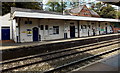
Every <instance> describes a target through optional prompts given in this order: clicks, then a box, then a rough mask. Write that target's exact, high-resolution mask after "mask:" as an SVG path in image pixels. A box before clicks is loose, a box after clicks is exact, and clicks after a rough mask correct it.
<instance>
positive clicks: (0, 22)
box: [0, 16, 2, 40]
mask: <svg viewBox="0 0 120 73" xmlns="http://www.w3.org/2000/svg"><path fill="white" fill-rule="evenodd" d="M1 26H2V17H1V16H0V40H1Z"/></svg>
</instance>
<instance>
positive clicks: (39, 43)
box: [0, 33, 118, 50]
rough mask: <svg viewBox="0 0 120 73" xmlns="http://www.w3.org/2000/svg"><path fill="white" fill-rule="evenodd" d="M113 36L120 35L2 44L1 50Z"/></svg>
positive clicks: (0, 45)
mask: <svg viewBox="0 0 120 73" xmlns="http://www.w3.org/2000/svg"><path fill="white" fill-rule="evenodd" d="M113 35H118V33H117V34H107V35H97V36H90V37H81V38H68V39H58V40H50V41H37V42H26V43H0V50H6V49H13V48H20V47H28V46H29V47H30V46H34V45H43V44H51V43H60V42H70V41H77V40H84V39H91V38H99V37H107V36H113Z"/></svg>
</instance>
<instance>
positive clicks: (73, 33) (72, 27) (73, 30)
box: [70, 26, 75, 38]
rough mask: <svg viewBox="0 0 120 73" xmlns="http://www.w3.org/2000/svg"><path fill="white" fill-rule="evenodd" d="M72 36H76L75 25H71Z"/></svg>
mask: <svg viewBox="0 0 120 73" xmlns="http://www.w3.org/2000/svg"><path fill="white" fill-rule="evenodd" d="M70 37H71V38H74V37H75V26H70Z"/></svg>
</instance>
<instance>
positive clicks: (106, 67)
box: [71, 54, 120, 73]
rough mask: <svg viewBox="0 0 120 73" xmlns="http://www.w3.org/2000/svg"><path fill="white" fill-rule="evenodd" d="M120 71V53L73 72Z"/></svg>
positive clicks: (118, 72)
mask: <svg viewBox="0 0 120 73" xmlns="http://www.w3.org/2000/svg"><path fill="white" fill-rule="evenodd" d="M84 72H85V73H89V72H90V73H91V72H92V73H100V72H101V73H120V54H118V55H115V56H112V57H110V58H108V59H106V60H103V61H101V62H98V63H96V64H93V65H90V66H88V67H86V68H83V69H80V70H78V69H77V70H74V71H73V72H71V73H84Z"/></svg>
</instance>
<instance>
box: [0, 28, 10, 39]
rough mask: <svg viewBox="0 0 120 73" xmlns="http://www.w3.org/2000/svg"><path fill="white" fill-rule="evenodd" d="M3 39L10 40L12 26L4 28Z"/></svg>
mask: <svg viewBox="0 0 120 73" xmlns="http://www.w3.org/2000/svg"><path fill="white" fill-rule="evenodd" d="M2 40H10V28H2Z"/></svg>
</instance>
